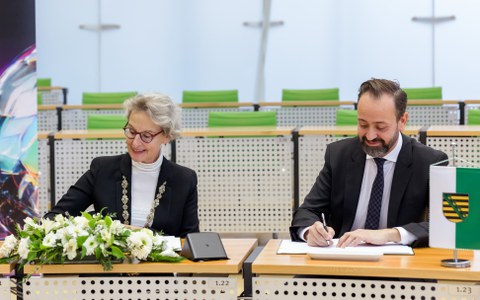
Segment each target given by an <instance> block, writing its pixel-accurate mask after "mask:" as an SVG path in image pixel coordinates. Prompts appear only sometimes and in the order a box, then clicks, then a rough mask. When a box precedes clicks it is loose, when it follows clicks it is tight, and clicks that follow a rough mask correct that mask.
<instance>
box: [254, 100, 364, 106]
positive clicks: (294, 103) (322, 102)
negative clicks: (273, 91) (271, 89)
mask: <svg viewBox="0 0 480 300" xmlns="http://www.w3.org/2000/svg"><path fill="white" fill-rule="evenodd" d="M355 103H356V102H355V101H337V100H318V101H280V102H259V103H258V105H259V106H260V107H266V106H281V107H302V106H317V107H320V106H324V107H325V106H342V105H348V106H352V105H354V104H355Z"/></svg>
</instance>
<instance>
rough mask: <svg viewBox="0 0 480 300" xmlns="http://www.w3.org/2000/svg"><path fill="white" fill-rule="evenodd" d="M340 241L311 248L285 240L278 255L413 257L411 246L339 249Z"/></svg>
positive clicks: (366, 245) (364, 245)
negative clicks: (341, 254) (349, 254)
mask: <svg viewBox="0 0 480 300" xmlns="http://www.w3.org/2000/svg"><path fill="white" fill-rule="evenodd" d="M337 243H338V239H334V240H333V244H332V245H330V246H328V247H310V246H308V245H307V243H305V242H292V241H291V240H283V241H282V243H281V244H280V247H279V248H278V250H277V254H307V253H326V254H328V253H329V252H330V253H332V255H333V254H338V253H341V252H348V253H355V252H358V253H361V254H364V253H374V254H378V253H381V254H382V255H383V254H403V255H413V254H414V253H413V249H412V247H410V246H406V245H400V244H396V243H387V244H385V245H380V246H377V245H371V244H360V245H358V246H356V247H345V248H337Z"/></svg>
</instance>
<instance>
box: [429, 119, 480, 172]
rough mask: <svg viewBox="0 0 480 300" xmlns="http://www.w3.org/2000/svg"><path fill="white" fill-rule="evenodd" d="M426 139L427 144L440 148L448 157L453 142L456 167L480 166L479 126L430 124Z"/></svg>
mask: <svg viewBox="0 0 480 300" xmlns="http://www.w3.org/2000/svg"><path fill="white" fill-rule="evenodd" d="M426 140H427V142H426V143H427V145H428V146H430V147H432V148H435V149H438V150H442V151H443V152H445V153H447V155H448V157H449V158H452V156H453V152H452V151H453V148H452V143H454V144H455V156H456V157H457V158H459V159H458V160H457V161H456V162H455V163H456V166H458V167H472V166H474V165H476V166H477V167H479V166H480V126H469V125H458V126H430V127H429V128H428V130H427V139H426ZM462 160H463V161H462ZM472 164H473V165H472ZM450 165H452V164H451V163H450Z"/></svg>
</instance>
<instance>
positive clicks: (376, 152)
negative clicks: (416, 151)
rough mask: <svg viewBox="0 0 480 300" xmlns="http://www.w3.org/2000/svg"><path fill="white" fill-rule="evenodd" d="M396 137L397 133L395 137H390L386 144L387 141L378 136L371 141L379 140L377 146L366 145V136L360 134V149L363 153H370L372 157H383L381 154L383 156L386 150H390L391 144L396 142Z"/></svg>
mask: <svg viewBox="0 0 480 300" xmlns="http://www.w3.org/2000/svg"><path fill="white" fill-rule="evenodd" d="M397 139H398V135H397V138H394V139H392V140H391V141H390V143H388V144H387V142H385V141H384V140H382V139H380V138H376V139H373V140H372V142H380V146H378V147H370V146H368V145H367V143H366V141H367V138H366V137H365V136H362V137H361V138H360V141H361V143H362V149H363V151H364V152H365V153H367V154H368V155H370V156H372V157H383V156H385V154H387V153H388V151H390V149H392V148H393V146H394V145H395V143H396V142H397Z"/></svg>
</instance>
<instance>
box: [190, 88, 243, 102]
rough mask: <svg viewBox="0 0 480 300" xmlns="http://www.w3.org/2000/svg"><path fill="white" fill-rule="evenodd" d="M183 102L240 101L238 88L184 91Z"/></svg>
mask: <svg viewBox="0 0 480 300" xmlns="http://www.w3.org/2000/svg"><path fill="white" fill-rule="evenodd" d="M182 102H183V103H208V102H238V90H218V91H183V96H182Z"/></svg>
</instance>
